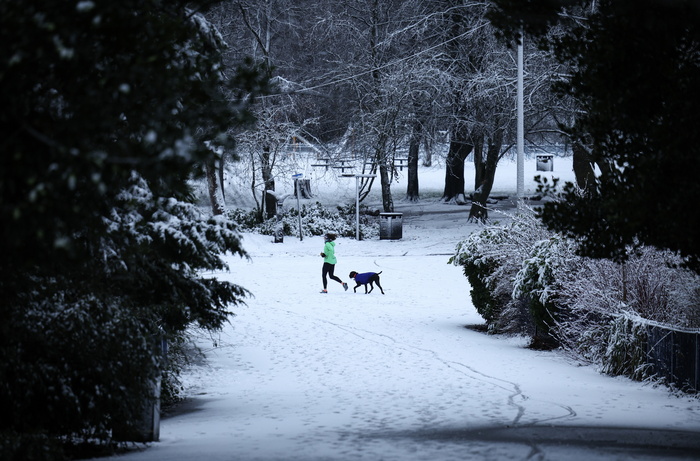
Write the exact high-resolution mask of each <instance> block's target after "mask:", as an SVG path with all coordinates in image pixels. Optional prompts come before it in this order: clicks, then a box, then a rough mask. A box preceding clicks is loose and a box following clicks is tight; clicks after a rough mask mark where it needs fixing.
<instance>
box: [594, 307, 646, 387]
mask: <svg viewBox="0 0 700 461" xmlns="http://www.w3.org/2000/svg"><path fill="white" fill-rule="evenodd" d="M607 331H608V336H607V338H605V339H606V341H605V344H607V347H606V348H605V351H604V354H603V356H602V371H603V373H606V374H609V375H612V376H617V375H624V376H628V377H630V378H632V379H636V380H642V379H644V378H647V377H648V370H649V369H650V365H649V364H648V363H647V361H646V358H647V329H646V325H645V324H644V323H643V322H641V321H640V319H639V318H634V317H630V316H628V315H621V316H617V317H615V318H613V319H612V320H611V321H610V323H609V327H608V328H607Z"/></svg>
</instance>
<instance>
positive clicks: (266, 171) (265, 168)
mask: <svg viewBox="0 0 700 461" xmlns="http://www.w3.org/2000/svg"><path fill="white" fill-rule="evenodd" d="M261 171H262V178H263V184H264V187H265V190H266V191H268V190H269V191H274V190H275V178H274V177H273V176H272V160H271V154H270V147H269V146H265V147H263V154H262V161H261ZM264 197H265V215H266V217H267V219H270V218H272V217H274V216H277V199H276V198H275V196H274V195H272V194H267V193H266V194H265V195H264Z"/></svg>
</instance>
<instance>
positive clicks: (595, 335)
mask: <svg viewBox="0 0 700 461" xmlns="http://www.w3.org/2000/svg"><path fill="white" fill-rule="evenodd" d="M575 249H576V242H574V241H572V240H570V239H567V238H564V237H563V236H561V235H558V234H555V233H552V232H549V231H547V230H546V229H544V228H543V227H542V226H541V224H540V223H539V221H538V220H537V219H536V217H535V216H534V213H533V212H532V211H531V210H528V209H526V208H522V209H520V210H519V212H518V214H517V215H516V216H514V217H513V222H512V223H511V224H510V225H508V226H499V225H495V226H488V227H485V228H484V229H483V230H482V231H481V232H479V233H475V234H472V235H471V236H470V237H469V238H467V239H466V240H464V241H463V242H460V243H459V244H458V246H457V249H456V254H455V256H454V257H453V258H452V262H453V263H454V264H456V265H460V266H462V267H463V268H464V273H465V275H466V276H467V277H468V278H469V281H470V283H471V285H472V301H473V303H474V306H475V307H476V309H477V311H478V312H479V313H480V314H481V315H482V316H483V317H484V319H485V320H486V323H487V325H488V327H489V331H492V332H518V333H527V334H530V335H531V336H532V337H533V343H535V344H541V341H542V340H549V341H551V342H553V343H555V344H557V345H559V346H561V347H562V349H564V350H566V351H568V352H569V353H571V354H572V355H573V356H575V357H577V358H578V359H581V360H584V361H588V362H591V363H596V364H599V365H600V366H601V370H602V371H603V372H605V373H608V374H613V375H617V374H623V375H626V376H630V377H632V378H635V379H643V378H645V377H647V376H648V372H649V366H648V364H647V363H646V360H647V358H646V350H647V344H646V343H647V337H646V336H647V333H646V331H647V330H646V328H645V322H646V321H647V320H648V321H653V322H658V323H662V324H664V325H668V326H670V327H683V328H698V327H700V277H698V276H697V275H696V274H695V273H693V272H691V271H687V270H683V269H679V268H678V267H679V264H680V262H681V261H680V259H679V258H678V257H677V256H675V255H673V254H670V253H668V252H664V251H659V250H656V249H653V248H641V249H639V250H638V251H637V252H636V253H635V254H632V255H630V257H629V260H628V261H627V262H625V263H622V264H620V263H615V262H613V261H609V260H594V259H590V258H583V257H580V256H578V255H576V253H575Z"/></svg>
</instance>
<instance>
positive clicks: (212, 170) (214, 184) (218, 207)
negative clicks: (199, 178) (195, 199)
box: [205, 160, 226, 216]
mask: <svg viewBox="0 0 700 461" xmlns="http://www.w3.org/2000/svg"><path fill="white" fill-rule="evenodd" d="M205 168H206V173H207V185H208V188H209V201H210V202H211V211H212V213H214V215H215V216H216V215H222V214H224V212H225V211H226V207H225V205H224V197H223V194H222V193H221V191H222V188H220V187H219V181H218V179H217V177H216V165H215V163H214V161H213V160H212V161H210V162H207V163H206V166H205Z"/></svg>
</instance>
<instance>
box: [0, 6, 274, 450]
mask: <svg viewBox="0 0 700 461" xmlns="http://www.w3.org/2000/svg"><path fill="white" fill-rule="evenodd" d="M209 3H211V2H210V1H206V0H199V1H187V2H184V1H178V0H175V1H160V0H139V1H134V0H124V1H119V2H98V1H91V0H83V1H75V2H55V1H52V0H36V1H32V2H18V1H15V0H0V41H1V42H2V47H0V126H1V130H0V131H1V132H2V133H3V134H2V139H0V145H1V146H2V147H1V148H0V222H2V226H1V229H2V233H1V234H0V254H1V255H2V256H1V257H0V300H1V301H0V302H2V305H1V308H0V408H2V416H1V417H0V434H2V440H1V441H2V442H3V443H1V444H0V445H2V446H3V447H4V448H3V449H5V450H7V449H8V447H12V446H14V447H15V448H17V447H19V446H20V445H21V443H20V442H16V441H17V440H20V439H21V438H22V437H21V436H17V434H42V435H48V436H68V435H82V436H85V437H91V436H94V437H97V438H108V437H109V431H110V429H111V428H112V426H113V424H114V423H121V422H123V421H128V420H129V419H130V417H131V416H132V415H133V413H134V412H138V411H139V407H140V406H141V405H142V404H143V403H144V399H143V396H144V395H148V394H147V392H148V389H150V385H151V382H152V380H153V378H154V376H155V375H156V374H157V372H158V369H159V366H160V358H159V355H158V354H157V353H156V352H155V350H156V347H155V345H154V342H153V340H152V338H153V337H154V336H157V335H162V334H165V335H168V334H172V333H174V332H178V331H182V330H183V329H185V328H186V327H187V326H188V325H190V324H193V323H196V324H198V325H200V326H202V327H205V328H211V329H216V328H219V327H221V326H222V325H223V323H224V322H225V321H226V319H227V317H228V315H229V314H230V312H229V310H230V306H231V305H232V304H236V303H238V302H241V300H242V299H243V297H244V296H245V290H244V289H243V288H242V287H239V286H236V285H234V284H232V283H229V282H223V281H218V280H215V279H212V278H209V277H207V276H204V275H202V274H203V271H213V270H222V269H225V264H224V262H223V261H222V259H221V257H220V255H221V254H223V253H224V252H226V251H230V252H232V253H234V254H235V253H238V254H240V255H244V252H243V250H242V248H241V246H240V241H239V238H238V234H237V233H236V231H235V229H234V228H233V224H231V223H230V222H226V221H224V220H221V219H213V218H209V217H206V216H202V215H201V214H200V212H199V211H198V210H197V208H196V207H194V206H193V205H192V204H190V203H189V202H188V200H189V197H190V191H189V188H188V183H187V180H188V178H190V177H192V175H195V174H198V172H199V170H200V169H201V165H203V164H204V163H205V162H206V161H207V160H209V159H210V158H211V157H212V156H213V155H214V154H213V152H212V151H211V150H209V149H208V148H207V147H206V146H205V143H204V142H203V141H212V142H215V143H218V144H221V145H223V144H226V143H227V142H228V140H227V139H226V137H225V135H224V134H225V133H226V131H227V130H229V129H230V128H231V126H233V125H236V124H240V123H243V122H246V121H247V120H249V119H250V116H249V113H248V109H247V107H248V104H249V102H250V101H251V100H252V98H253V97H254V96H255V94H256V93H258V92H259V91H261V90H263V89H264V87H265V85H266V84H265V82H264V80H263V79H261V78H260V77H259V73H258V72H257V70H256V69H255V68H254V67H253V66H250V65H245V63H243V65H242V66H241V67H240V68H239V69H238V70H237V71H235V72H231V74H234V75H235V78H234V79H233V80H230V81H224V80H223V78H222V76H223V75H224V73H223V69H222V68H221V60H220V49H219V45H220V42H219V41H218V40H217V36H216V34H215V33H214V32H213V31H212V30H210V29H209V28H208V25H207V23H206V21H204V20H203V17H202V16H201V15H200V14H199V13H198V12H199V11H200V10H202V9H203V8H204V7H206V6H207V4H209ZM13 434H14V435H13ZM10 440H14V441H15V442H16V443H15V444H14V445H13V444H12V443H10V442H9V441H10ZM17 449H19V448H17ZM8 453H12V451H9V452H4V454H8Z"/></svg>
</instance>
